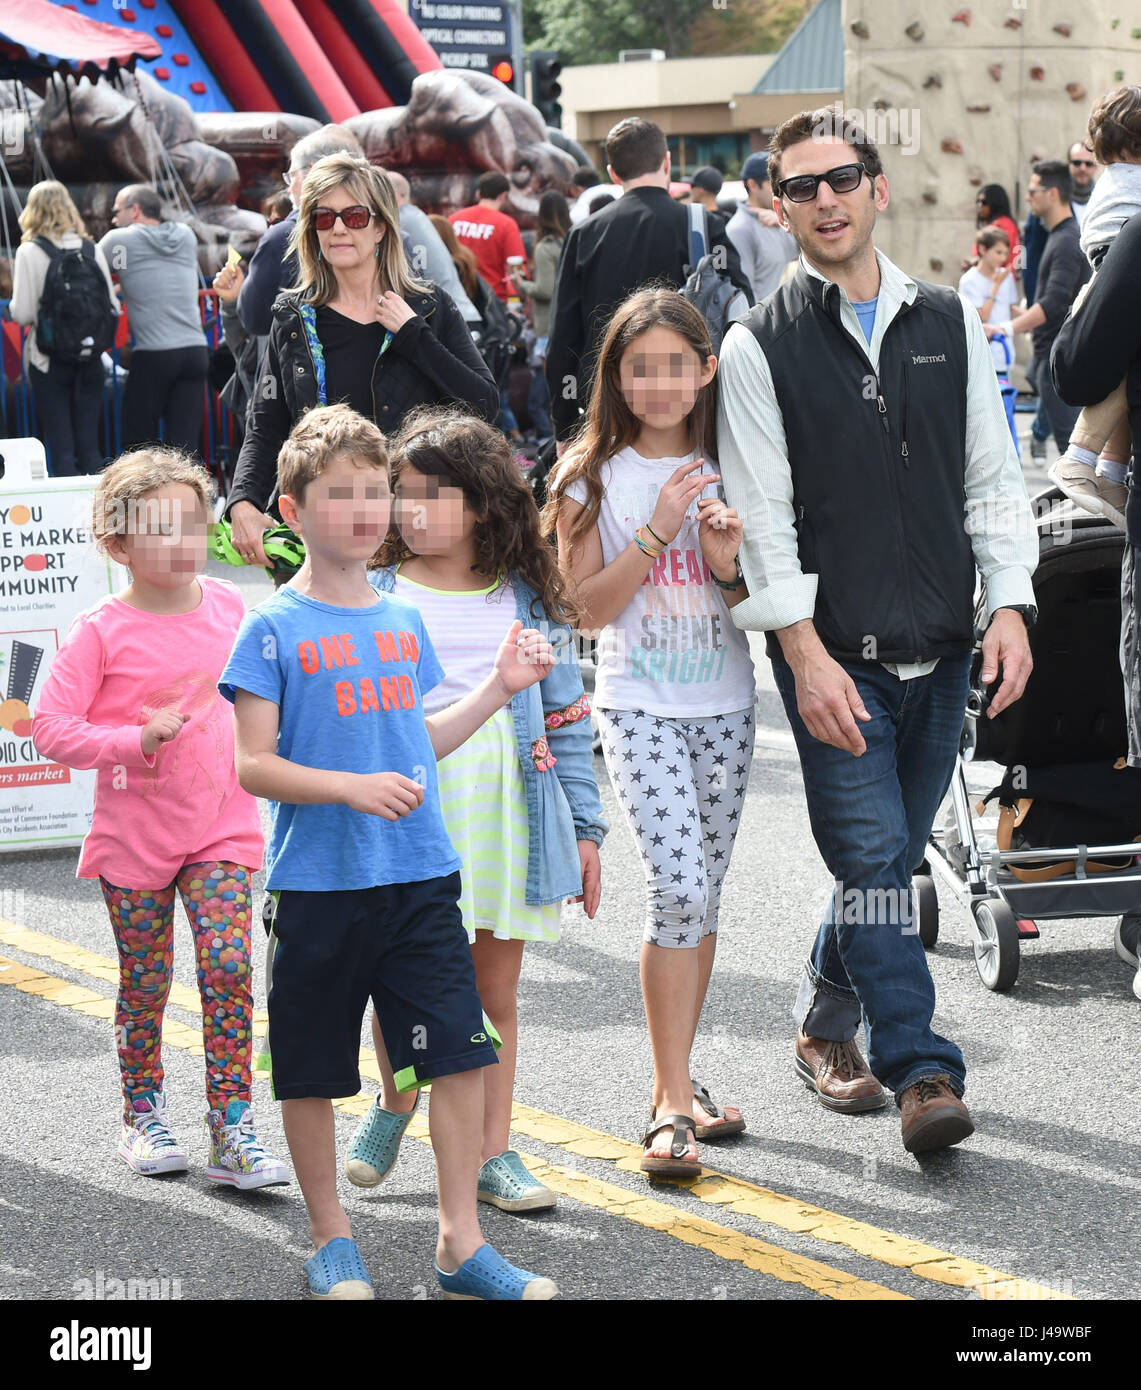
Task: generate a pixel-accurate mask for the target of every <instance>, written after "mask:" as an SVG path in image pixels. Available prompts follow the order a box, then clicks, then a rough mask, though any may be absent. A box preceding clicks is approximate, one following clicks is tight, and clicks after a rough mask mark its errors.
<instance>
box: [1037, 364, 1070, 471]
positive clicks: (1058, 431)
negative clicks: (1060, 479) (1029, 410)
mask: <svg viewBox="0 0 1141 1390" xmlns="http://www.w3.org/2000/svg"><path fill="white" fill-rule="evenodd" d="M1034 384H1035V386H1037V388H1038V401H1039V405H1038V416H1041V417H1042V418H1043V420H1044V422H1045V430H1044V431H1043V430H1042V429H1040V428H1039V421H1038V416H1035V419H1034V426H1033V428H1034V433H1035V434H1036V435H1037V436H1038V438H1039V439H1049V438H1050V436H1051V435H1053V436H1054V443H1055V444H1056V445H1057V446H1058V452H1059V453H1061V454H1064V453H1065V452H1066V448H1067V446H1068V445H1069V442H1070V434H1071V433H1072V431H1073V428H1074V426H1075V425H1076V424H1077V423H1078V416H1079V415H1080V414H1081V411H1080V410H1079V408H1078V407H1077V406H1076V405H1067V404H1066V402H1065V401H1064V400H1063V399H1062V398H1061V396H1059V395H1058V393H1057V391H1056V390H1055V389H1054V379H1053V377H1052V376H1051V375H1050V360H1049V358H1047V357H1037V358H1035V359H1034Z"/></svg>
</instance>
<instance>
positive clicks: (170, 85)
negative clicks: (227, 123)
mask: <svg viewBox="0 0 1141 1390" xmlns="http://www.w3.org/2000/svg"><path fill="white" fill-rule="evenodd" d="M64 9H67V10H75V11H76V12H77V13H78V14H81V15H84V16H85V17H86V18H88V19H98V20H101V21H102V22H103V23H104V24H115V25H118V26H120V27H122V28H124V29H137V30H139V31H140V32H141V33H144V34H148V35H149V36H150V37H151V38H153V39H157V40H158V42H159V43H160V44H161V45H162V55H161V56H160V57H159V58H158V59H157V60H156V61H155V62H154V63H145V64H143V66H144V67H145V68H146V70H147V72H149V73H150V75H151V76H152V77H153V78H154V79H155V81H156V82H161V83H162V85H163V86H164V87H165V88H166V89H167V90H168V91H171V92H173V93H174V94H175V95H176V96H180V97H182V98H183V99H184V100H185V101H188V102H189V103H190V106H191V109H192V110H194V111H232V110H233V106H232V105H231V103H230V100H229V98H228V97H227V96H226V94H225V92H224V91H223V90H222V87H221V85H220V84H219V82H218V80H217V78H216V77H215V76H214V74H213V72H212V71H211V70H210V67H209V66H208V64H207V62H206V60H205V59H204V58H203V56H202V54H201V53H200V52H199V50H198V48H197V47H196V45H195V43H194V40H193V39H192V38H191V37H190V34H189V33H188V31H187V29H186V26H185V24H183V22H182V20H181V19H180V18H179V16H178V13H177V11H176V10H175V8H174V6H173V5H172V4H170V3H169V0H74V3H69V4H66V5H64Z"/></svg>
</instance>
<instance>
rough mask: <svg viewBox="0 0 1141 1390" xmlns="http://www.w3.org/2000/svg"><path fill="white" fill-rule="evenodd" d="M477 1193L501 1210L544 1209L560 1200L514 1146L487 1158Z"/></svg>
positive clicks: (480, 1175)
mask: <svg viewBox="0 0 1141 1390" xmlns="http://www.w3.org/2000/svg"><path fill="white" fill-rule="evenodd" d="M475 1195H476V1196H477V1197H478V1198H479V1200H480V1201H481V1202H489V1203H490V1204H491V1205H492V1206H493V1207H498V1208H499V1209H500V1211H543V1210H546V1209H548V1208H550V1207H553V1206H554V1205H555V1203H556V1201H557V1200H558V1199H557V1198H556V1197H555V1194H554V1193H553V1192H552V1191H551V1189H550V1188H549V1187H545V1186H544V1185H543V1184H542V1183H541V1182H540V1181H539V1179H538V1178H536V1177H534V1176H533V1175H532V1174H531V1172H530V1171H529V1169H528V1168H527V1166H526V1164H525V1163H524V1162H523V1160H522V1159H521V1158H520V1157H519V1155H518V1154H517V1153H516V1152H515V1150H514V1149H507V1150H505V1152H503V1153H501V1154H496V1155H495V1157H494V1158H489V1159H488V1160H487V1162H486V1163H485V1164H484V1165H483V1167H482V1168H481V1169H480V1170H479V1185H478V1190H477V1191H476V1194H475Z"/></svg>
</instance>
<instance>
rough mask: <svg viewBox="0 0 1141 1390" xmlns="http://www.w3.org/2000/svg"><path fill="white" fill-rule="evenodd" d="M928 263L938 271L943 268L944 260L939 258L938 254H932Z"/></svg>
mask: <svg viewBox="0 0 1141 1390" xmlns="http://www.w3.org/2000/svg"><path fill="white" fill-rule="evenodd" d="M927 264H928V265H929V266H930V267H931V269H932V270H936V271H938V270H942V269H943V262H942V261H941V260H940V259H939V257H938V256H932V257H931V259H930V260H929V261H928V262H927Z"/></svg>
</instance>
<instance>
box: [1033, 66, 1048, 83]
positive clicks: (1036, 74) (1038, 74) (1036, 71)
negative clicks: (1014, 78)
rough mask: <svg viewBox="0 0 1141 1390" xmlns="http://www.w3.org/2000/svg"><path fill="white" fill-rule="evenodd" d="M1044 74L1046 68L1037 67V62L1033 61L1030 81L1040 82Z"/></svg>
mask: <svg viewBox="0 0 1141 1390" xmlns="http://www.w3.org/2000/svg"><path fill="white" fill-rule="evenodd" d="M1045 76H1046V69H1045V68H1042V67H1039V66H1038V64H1037V63H1035V64H1034V66H1033V67H1032V68H1031V69H1030V80H1031V82H1041V81H1042V79H1043V78H1044V77H1045Z"/></svg>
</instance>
